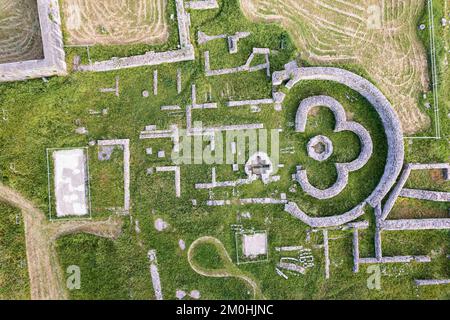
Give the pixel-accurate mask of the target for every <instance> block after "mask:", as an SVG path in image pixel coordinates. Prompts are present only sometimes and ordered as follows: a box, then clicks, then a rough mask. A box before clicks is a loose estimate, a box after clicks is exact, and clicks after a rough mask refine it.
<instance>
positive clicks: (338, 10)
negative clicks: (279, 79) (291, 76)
mask: <svg viewBox="0 0 450 320" xmlns="http://www.w3.org/2000/svg"><path fill="white" fill-rule="evenodd" d="M240 4H241V8H242V10H243V12H244V14H245V15H246V16H247V17H248V18H250V19H251V20H254V21H258V22H261V21H263V22H274V23H277V24H281V25H282V26H283V27H284V28H285V29H286V30H288V31H289V32H290V33H291V35H292V38H293V41H294V42H295V44H296V45H297V47H298V49H299V50H300V52H301V56H302V59H305V60H307V61H308V62H309V63H311V64H318V65H322V64H325V65H329V64H335V63H344V64H349V65H355V66H358V67H362V69H363V70H364V71H365V72H366V73H367V74H368V75H369V76H370V78H371V80H372V81H373V82H375V83H376V85H377V86H378V87H379V88H380V89H381V90H382V91H383V92H384V93H385V94H386V96H387V97H388V98H389V99H390V100H391V102H392V104H393V106H394V108H395V110H396V112H397V114H398V116H399V118H400V121H401V123H402V127H403V131H404V132H405V133H406V134H408V135H410V134H413V133H416V132H419V131H422V130H424V129H427V128H429V126H430V125H431V119H430V117H429V116H428V115H427V114H426V113H425V112H424V110H423V108H422V107H423V106H420V105H419V101H418V96H419V95H421V94H422V93H423V92H426V91H428V90H429V89H428V88H429V77H428V66H427V53H426V50H425V47H424V45H423V44H422V42H421V41H420V39H419V37H418V35H417V25H416V21H417V20H418V19H419V18H420V16H421V15H422V13H423V12H424V9H425V1H424V0H310V1H298V0H240Z"/></svg>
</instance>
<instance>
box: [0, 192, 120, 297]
mask: <svg viewBox="0 0 450 320" xmlns="http://www.w3.org/2000/svg"><path fill="white" fill-rule="evenodd" d="M0 201H3V202H6V203H8V204H10V205H12V206H14V207H17V208H18V209H20V210H22V215H23V219H24V226H25V243H26V251H27V264H28V274H29V277H30V291H31V299H32V300H58V299H67V298H68V296H67V291H66V289H65V286H64V284H65V281H64V279H63V275H62V272H61V267H60V265H59V260H58V256H57V253H56V249H55V240H56V239H57V238H58V237H60V236H63V235H67V234H71V233H79V232H85V233H90V234H94V235H97V236H101V237H107V238H112V239H115V238H117V237H118V236H119V235H120V232H121V228H122V222H121V220H120V218H115V219H112V218H110V219H108V220H106V221H94V222H91V221H69V222H54V223H50V222H49V221H48V220H47V218H46V216H45V214H44V213H43V212H42V211H40V210H38V209H36V208H35V206H34V205H33V203H31V202H30V201H28V200H27V199H25V198H24V197H22V196H21V195H20V194H19V193H18V192H16V191H14V190H12V189H11V188H9V187H6V186H4V185H2V184H0Z"/></svg>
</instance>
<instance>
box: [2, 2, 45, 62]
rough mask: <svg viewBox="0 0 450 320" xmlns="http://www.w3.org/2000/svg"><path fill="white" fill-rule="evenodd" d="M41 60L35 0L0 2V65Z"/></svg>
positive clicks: (39, 33)
mask: <svg viewBox="0 0 450 320" xmlns="http://www.w3.org/2000/svg"><path fill="white" fill-rule="evenodd" d="M43 58H44V48H43V46H42V36H41V26H40V23H39V13H38V8H37V2H36V0H0V64H2V63H9V62H19V61H27V60H38V59H43Z"/></svg>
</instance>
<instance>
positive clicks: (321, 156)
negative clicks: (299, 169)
mask: <svg viewBox="0 0 450 320" xmlns="http://www.w3.org/2000/svg"><path fill="white" fill-rule="evenodd" d="M306 148H307V150H308V156H309V157H310V158H312V159H314V160H317V161H320V162H322V161H325V160H327V159H328V158H329V157H331V155H332V154H333V142H331V140H330V139H329V138H327V137H325V136H322V135H318V136H315V137H314V138H312V139H311V140H309V142H308V145H307V146H306Z"/></svg>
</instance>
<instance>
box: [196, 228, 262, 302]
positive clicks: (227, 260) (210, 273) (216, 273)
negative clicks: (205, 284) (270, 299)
mask: <svg viewBox="0 0 450 320" xmlns="http://www.w3.org/2000/svg"><path fill="white" fill-rule="evenodd" d="M203 243H209V244H212V245H214V246H215V247H216V248H217V251H218V252H219V255H220V257H221V258H222V260H223V262H224V265H225V267H224V268H223V269H216V270H212V269H206V268H203V267H201V266H199V265H198V264H196V263H195V262H194V261H193V252H194V249H195V248H196V247H197V246H198V245H200V244H203ZM188 262H189V265H190V266H191V268H192V269H193V270H194V271H195V272H197V273H198V274H200V275H202V276H205V277H213V278H228V277H234V278H238V279H241V280H243V281H245V282H246V283H247V284H248V285H249V286H250V287H251V288H252V289H253V297H254V299H257V300H261V299H265V297H264V295H263V294H262V292H261V289H260V288H259V286H258V284H257V283H256V282H255V280H253V279H252V278H251V277H249V276H246V275H245V274H244V273H243V272H242V271H241V270H240V269H239V268H238V267H236V266H235V265H234V264H233V261H232V260H231V257H230V255H229V254H228V252H227V249H225V247H224V245H223V243H222V242H220V240H219V239H217V238H213V237H208V236H207V237H201V238H198V239H197V240H195V241H194V242H193V243H192V244H191V246H190V247H189V250H188Z"/></svg>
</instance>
